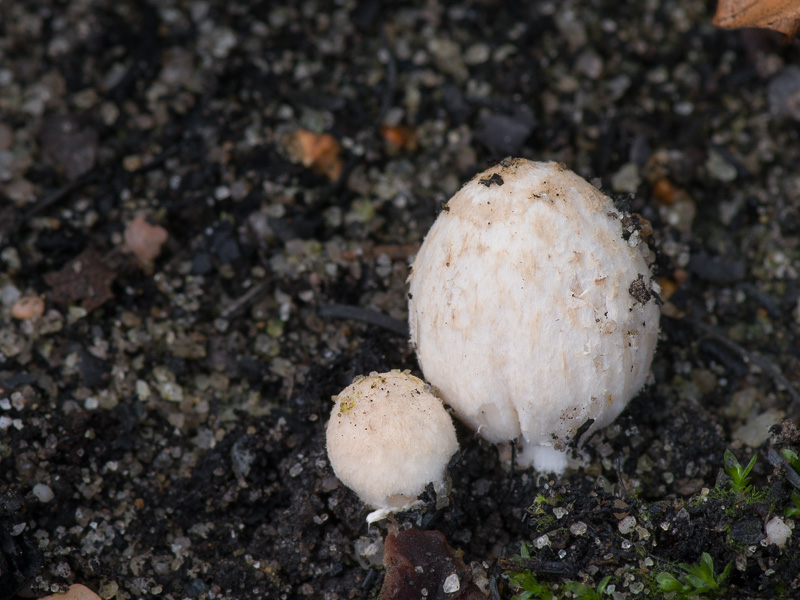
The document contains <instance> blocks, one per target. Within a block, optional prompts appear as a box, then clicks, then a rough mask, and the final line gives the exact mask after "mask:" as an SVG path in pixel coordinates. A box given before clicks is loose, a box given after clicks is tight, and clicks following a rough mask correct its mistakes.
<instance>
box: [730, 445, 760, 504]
mask: <svg viewBox="0 0 800 600" xmlns="http://www.w3.org/2000/svg"><path fill="white" fill-rule="evenodd" d="M756 458H758V455H757V454H754V455H753V458H751V459H750V462H749V463H747V466H746V467H742V465H741V464H739V460H738V459H737V458H736V456H735V455H734V454H733V452H731V451H730V450H725V454H724V456H723V461H724V465H723V466H724V467H725V472H726V473H727V474H728V477H730V478H731V480H730V481H729V482H728V485H730V488H731V490H733V491H734V492H736V493H737V494H742V495H745V496H746V495H747V494H749V493H750V492H752V491H753V486H752V485H750V471H751V470H752V469H753V466H754V465H755V464H756Z"/></svg>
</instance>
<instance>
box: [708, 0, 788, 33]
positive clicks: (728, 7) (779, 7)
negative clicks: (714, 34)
mask: <svg viewBox="0 0 800 600" xmlns="http://www.w3.org/2000/svg"><path fill="white" fill-rule="evenodd" d="M712 23H713V24H714V25H715V26H716V27H720V28H721V29H741V28H743V27H760V28H763V29H772V30H774V31H778V32H780V33H782V34H784V35H785V36H786V37H787V39H792V38H793V37H794V36H795V35H797V32H798V30H800V3H798V2H797V0H719V2H718V3H717V12H716V13H715V14H714V19H713V20H712Z"/></svg>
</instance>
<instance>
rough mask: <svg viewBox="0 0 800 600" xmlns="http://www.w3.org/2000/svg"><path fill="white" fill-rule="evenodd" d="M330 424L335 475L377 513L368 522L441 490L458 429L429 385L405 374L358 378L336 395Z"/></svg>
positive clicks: (330, 449)
mask: <svg viewBox="0 0 800 600" xmlns="http://www.w3.org/2000/svg"><path fill="white" fill-rule="evenodd" d="M334 400H335V402H336V404H335V405H334V407H333V411H332V412H331V419H330V421H329V422H328V429H327V443H328V459H329V460H330V462H331V466H332V467H333V472H334V473H335V474H336V476H337V477H338V478H339V479H340V480H341V481H342V483H344V484H345V485H346V486H347V487H349V488H350V489H352V490H353V491H354V492H356V494H358V496H359V498H361V500H362V501H363V502H364V503H365V504H367V505H369V506H371V507H372V508H376V509H378V510H376V511H375V512H373V513H371V514H370V515H369V517H367V521H368V522H372V521H375V520H378V519H380V518H383V517H384V516H386V514H388V513H391V512H395V511H398V510H404V509H406V508H408V507H409V506H410V505H411V504H413V503H414V502H415V501H416V498H417V496H419V495H420V494H421V493H422V492H423V491H424V489H425V487H426V486H427V485H428V484H429V483H433V484H434V486H435V488H436V489H437V492H441V491H442V490H443V489H444V488H445V487H446V486H445V481H444V480H445V471H446V468H447V463H448V462H449V460H450V457H451V456H453V454H455V452H456V450H458V442H457V441H456V433H455V428H454V427H453V422H452V420H451V419H450V415H448V414H447V411H446V410H445V408H444V406H443V405H442V402H441V400H439V399H438V398H437V397H436V396H434V395H433V394H432V393H431V391H430V386H428V385H426V384H425V382H423V381H422V380H420V379H418V378H417V377H414V376H413V375H410V374H409V373H407V372H401V371H397V370H395V371H391V372H389V373H370V375H369V377H356V378H355V379H354V380H353V383H352V384H351V385H349V386H348V387H346V388H345V389H344V390H343V391H342V392H341V393H340V394H339V395H338V396H336V397H335V398H334Z"/></svg>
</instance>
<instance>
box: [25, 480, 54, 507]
mask: <svg viewBox="0 0 800 600" xmlns="http://www.w3.org/2000/svg"><path fill="white" fill-rule="evenodd" d="M31 491H32V492H33V495H34V496H36V497H37V498H38V499H39V502H41V503H43V504H47V503H48V502H50V501H51V500H52V499H53V498H55V494H53V490H52V489H50V486H49V485H45V484H44V483H37V484H36V485H35V486H33V490H31Z"/></svg>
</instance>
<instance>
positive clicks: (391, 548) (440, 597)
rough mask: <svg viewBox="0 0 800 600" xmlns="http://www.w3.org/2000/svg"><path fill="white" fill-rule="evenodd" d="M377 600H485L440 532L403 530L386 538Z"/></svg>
mask: <svg viewBox="0 0 800 600" xmlns="http://www.w3.org/2000/svg"><path fill="white" fill-rule="evenodd" d="M383 566H384V568H385V569H386V577H385V578H384V580H383V587H381V593H380V596H378V600H412V599H413V600H418V599H419V598H423V597H424V598H426V600H444V599H447V600H455V599H458V600H486V597H485V596H484V595H483V594H482V593H481V591H480V589H479V588H478V586H477V585H475V584H474V583H473V582H472V573H471V572H470V569H469V567H467V566H466V565H465V564H464V561H463V560H461V557H460V556H459V555H458V554H456V552H455V551H454V550H453V549H452V548H451V547H450V546H448V545H447V538H445V537H444V534H443V533H442V532H440V531H420V530H419V529H407V530H406V531H399V532H397V533H390V534H389V535H387V536H386V540H385V541H384V545H383Z"/></svg>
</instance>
